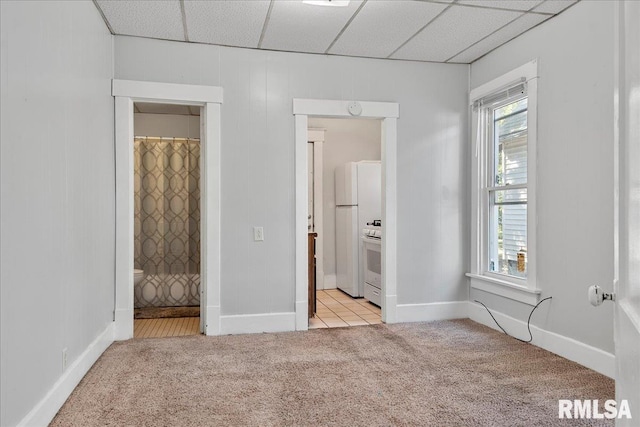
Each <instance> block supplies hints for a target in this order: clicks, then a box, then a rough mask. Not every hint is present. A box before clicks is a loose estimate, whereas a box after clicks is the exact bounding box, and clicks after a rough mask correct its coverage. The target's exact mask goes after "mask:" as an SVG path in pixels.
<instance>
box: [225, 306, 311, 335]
mask: <svg viewBox="0 0 640 427" xmlns="http://www.w3.org/2000/svg"><path fill="white" fill-rule="evenodd" d="M305 315H306V313H305ZM295 330H296V313H295V312H292V313H264V314H240V315H235V316H220V333H221V334H222V335H228V334H257V333H261V332H284V331H295Z"/></svg>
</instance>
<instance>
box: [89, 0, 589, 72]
mask: <svg viewBox="0 0 640 427" xmlns="http://www.w3.org/2000/svg"><path fill="white" fill-rule="evenodd" d="M93 1H94V4H95V5H96V7H97V8H98V10H99V12H100V14H101V15H102V17H103V19H104V21H105V24H106V25H107V27H108V28H109V31H110V32H111V33H112V34H116V35H128V36H136V37H147V38H156V39H162V40H175V41H183V42H196V43H205V44H214V45H221V46H233V47H242V48H251V49H262V50H275V51H286V52H304V53H316V54H326V55H342V56H354V57H368V58H388V59H399V60H410V61H425V62H449V63H465V64H468V63H471V62H473V61H475V60H477V59H478V58H480V57H482V56H484V55H486V54H487V53H489V52H491V51H492V50H494V49H496V48H497V47H499V46H501V45H503V44H504V43H506V42H508V41H510V40H512V39H514V38H515V37H517V36H519V35H520V34H522V33H524V32H526V31H528V30H530V29H531V28H533V27H536V26H537V25H539V24H541V23H542V22H544V21H546V20H547V19H550V18H553V17H554V16H556V15H557V14H559V13H561V12H563V11H564V10H566V9H567V8H568V7H570V6H572V5H573V4H575V3H577V2H578V1H580V0H351V1H350V2H349V4H348V5H347V6H346V7H337V6H333V7H322V6H315V5H309V4H305V3H303V2H302V0H217V1H195V0H164V1H159V0H157V1H153V0H120V1H111V0H93Z"/></svg>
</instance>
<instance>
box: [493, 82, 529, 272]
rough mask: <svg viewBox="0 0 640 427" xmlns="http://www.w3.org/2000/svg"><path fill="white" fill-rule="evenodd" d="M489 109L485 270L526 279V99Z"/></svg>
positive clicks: (517, 98) (520, 97)
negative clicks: (486, 263) (486, 252)
mask: <svg viewBox="0 0 640 427" xmlns="http://www.w3.org/2000/svg"><path fill="white" fill-rule="evenodd" d="M524 92H525V91H524V90H522V92H521V93H520V96H518V97H516V99H509V100H507V101H504V102H501V103H499V104H498V105H496V106H492V107H490V108H488V113H489V114H487V116H488V120H489V123H488V125H489V126H487V128H488V129H489V130H490V136H489V138H487V142H488V143H489V147H488V149H489V151H490V155H489V156H487V160H488V163H489V164H488V165H487V167H488V170H490V171H491V173H489V174H488V176H487V178H488V181H489V182H487V194H486V196H487V197H488V203H487V206H488V212H487V218H488V219H489V227H488V232H487V240H488V245H489V248H488V251H489V252H488V254H489V256H488V259H487V261H488V264H489V265H488V266H487V267H488V269H487V271H490V272H493V273H496V274H504V275H507V276H514V277H519V278H526V277H527V268H526V267H527V255H526V254H527V113H528V112H527V97H526V96H525V95H524Z"/></svg>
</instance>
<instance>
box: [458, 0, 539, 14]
mask: <svg viewBox="0 0 640 427" xmlns="http://www.w3.org/2000/svg"><path fill="white" fill-rule="evenodd" d="M543 1H544V0H460V1H459V2H458V4H461V5H471V6H480V7H489V8H494V9H509V10H521V11H523V12H524V11H527V10H530V9H532V8H534V7H536V6H538V5H539V4H540V3H542V2H543Z"/></svg>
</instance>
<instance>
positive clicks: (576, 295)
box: [471, 1, 614, 353]
mask: <svg viewBox="0 0 640 427" xmlns="http://www.w3.org/2000/svg"><path fill="white" fill-rule="evenodd" d="M613 3H614V2H605V1H601V2H589V1H583V2H580V3H578V4H577V5H575V6H573V7H571V8H570V9H569V10H567V11H566V12H563V13H562V14H561V15H559V16H558V17H556V18H553V19H551V20H550V21H548V22H546V23H544V24H542V25H541V26H539V27H537V28H535V29H533V30H531V31H529V32H528V33H526V34H524V35H522V36H520V37H518V38H516V39H515V40H513V41H511V42H510V43H507V44H506V45H504V46H502V47H501V48H499V49H497V50H495V51H494V52H492V53H491V54H489V55H487V56H485V57H484V58H482V59H480V60H479V61H477V62H475V63H473V64H472V67H471V87H472V88H474V87H477V86H479V85H481V84H483V83H485V82H487V81H489V80H491V79H493V78H495V77H497V76H499V75H501V74H503V73H505V72H507V71H510V70H511V69H513V68H516V67H517V66H519V65H522V64H524V63H526V62H528V61H530V60H532V59H534V58H538V72H539V76H540V78H539V80H538V166H537V171H538V179H537V184H538V188H537V203H538V225H537V233H538V240H537V245H538V248H537V262H538V270H537V274H538V285H539V287H540V289H542V292H543V294H542V296H543V297H546V296H552V297H553V300H552V301H551V304H549V305H547V304H548V302H545V303H543V304H545V305H546V306H540V308H539V309H538V310H537V311H536V313H535V314H534V316H533V319H532V323H533V324H535V325H537V326H539V327H541V328H543V329H546V330H548V331H552V332H555V333H557V334H560V335H563V336H566V337H570V338H573V339H575V340H578V341H580V342H582V343H586V344H589V345H591V346H594V347H597V348H600V349H602V350H605V351H608V352H611V353H613V338H612V332H613V304H604V305H602V306H601V307H599V308H594V307H592V306H591V305H589V303H588V301H587V287H588V286H589V285H592V284H599V285H600V286H602V287H604V288H605V289H607V291H610V290H611V288H612V281H613V236H614V234H613V76H614V72H613V54H614V45H613V35H614V31H613V22H614V19H613V8H614V5H613ZM471 299H472V300H473V299H479V300H481V301H483V302H484V303H485V304H487V305H488V306H489V307H490V308H494V309H495V310H497V311H499V312H502V313H505V314H507V315H510V316H512V317H515V318H517V319H520V320H523V321H526V320H527V316H528V314H529V311H530V309H531V307H530V306H525V305H523V304H520V303H517V302H514V301H512V300H508V299H504V298H501V297H497V296H494V295H491V294H487V293H484V292H482V291H475V290H473V291H472V292H471ZM525 333H526V331H525Z"/></svg>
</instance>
